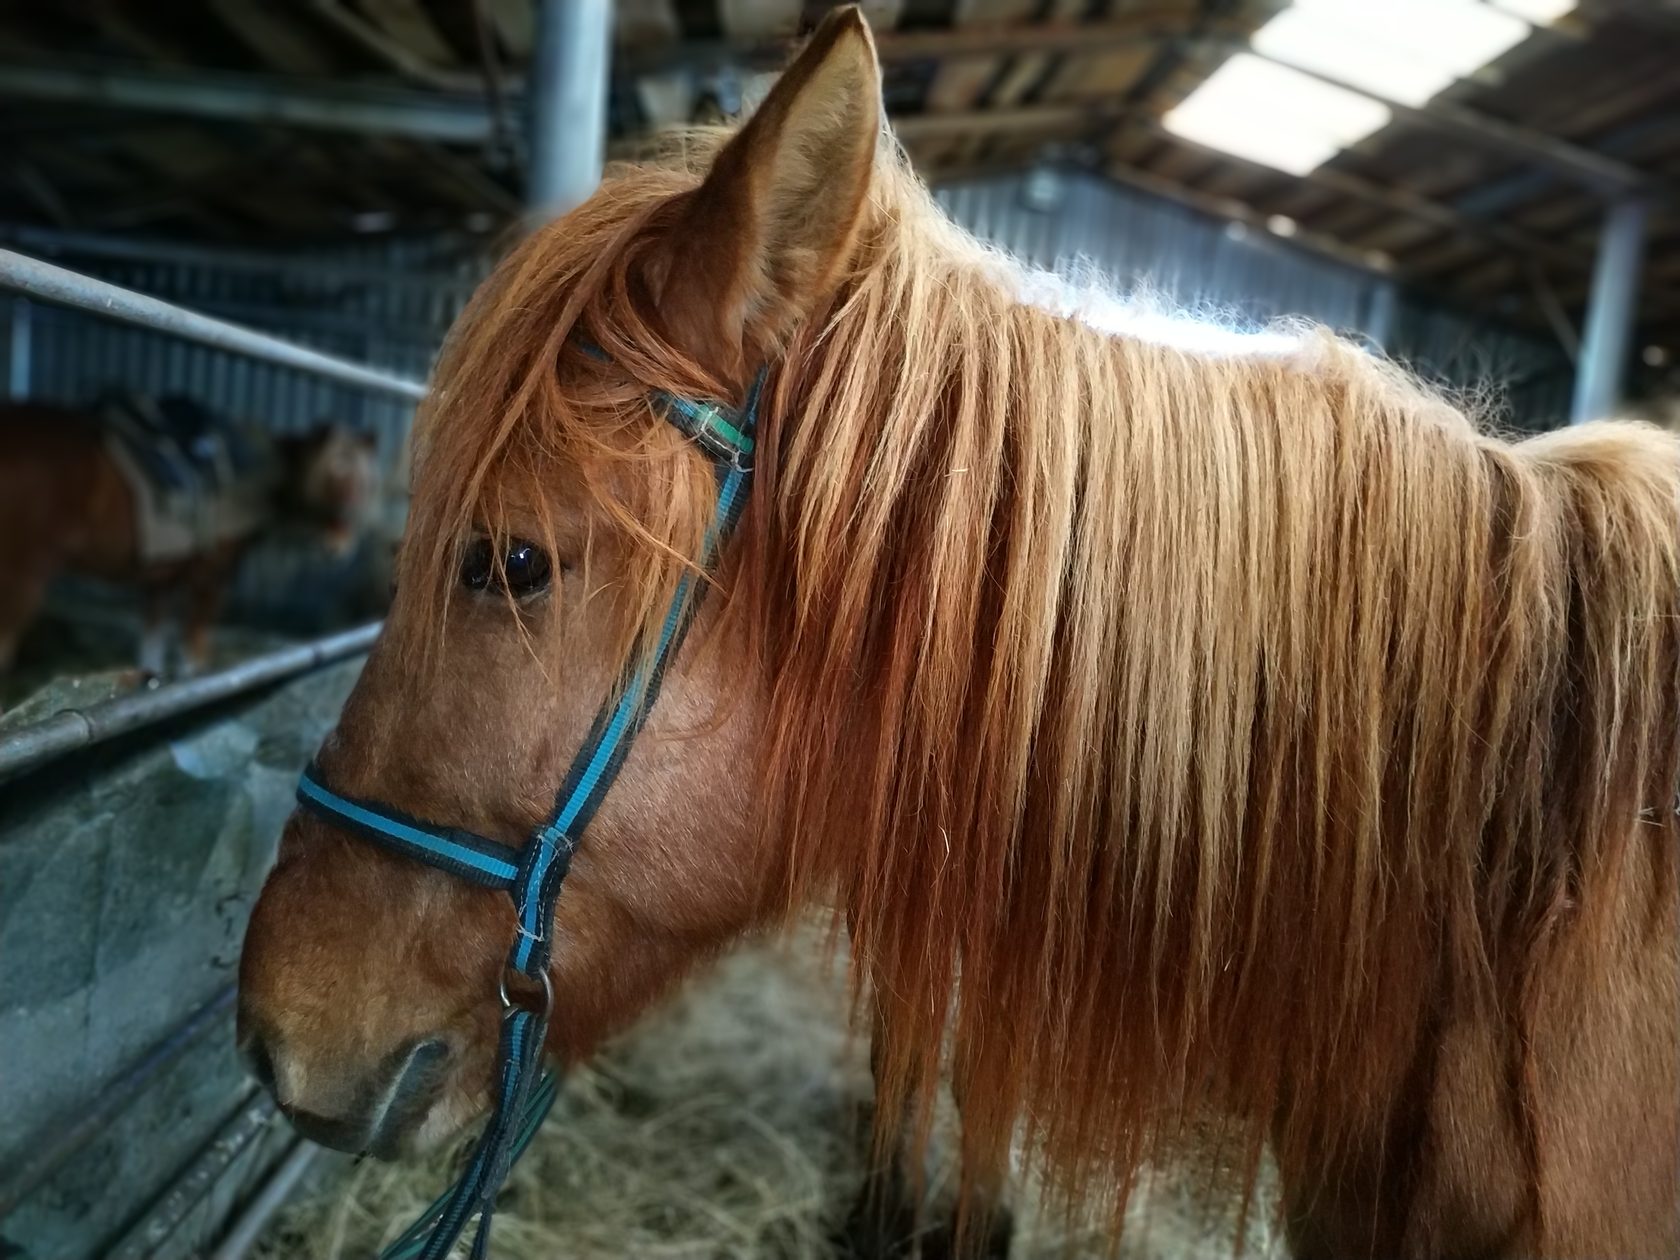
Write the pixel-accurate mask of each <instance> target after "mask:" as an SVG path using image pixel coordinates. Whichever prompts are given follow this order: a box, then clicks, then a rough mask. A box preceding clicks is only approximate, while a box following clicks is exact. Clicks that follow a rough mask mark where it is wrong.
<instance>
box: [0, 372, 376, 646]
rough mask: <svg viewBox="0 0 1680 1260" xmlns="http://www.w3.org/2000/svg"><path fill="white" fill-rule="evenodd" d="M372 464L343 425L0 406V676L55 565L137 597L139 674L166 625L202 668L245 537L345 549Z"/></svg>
mask: <svg viewBox="0 0 1680 1260" xmlns="http://www.w3.org/2000/svg"><path fill="white" fill-rule="evenodd" d="M378 469H379V464H378V459H377V455H376V453H375V450H374V447H373V443H372V439H371V438H369V437H367V436H365V435H362V434H358V433H356V432H354V431H352V430H350V429H348V428H346V427H344V426H342V425H338V424H330V423H323V424H321V425H318V426H316V427H315V428H314V429H312V430H310V431H308V432H306V433H303V434H295V435H292V434H288V435H275V436H269V435H265V434H263V433H261V432H256V431H247V430H243V429H236V428H234V427H232V426H228V425H226V424H223V423H220V422H217V421H215V420H214V419H213V418H211V417H209V416H207V415H206V414H205V413H204V412H203V411H202V410H201V409H199V408H197V407H196V406H195V405H193V404H191V403H189V402H188V400H185V399H175V398H165V399H160V400H154V399H151V398H148V397H144V396H140V395H133V394H112V395H108V396H107V397H106V398H105V399H103V400H102V401H101V403H100V405H98V406H96V407H89V408H84V409H70V408H63V407H56V406H50V405H47V404H39V403H14V404H9V405H7V406H5V407H3V408H0V675H3V674H4V673H5V671H6V669H7V667H8V666H9V665H10V663H11V660H12V657H13V654H14V653H15V652H16V650H17V646H18V643H19V641H20V640H21V638H22V636H23V634H24V632H25V631H26V630H27V629H28V627H29V625H30V623H31V622H32V621H33V620H34V618H35V616H36V614H37V613H38V611H39V609H40V607H41V603H42V601H43V599H44V598H45V595H46V593H47V588H48V586H49V584H50V583H51V582H52V580H53V579H54V578H55V577H57V576H58V575H60V574H61V573H74V574H77V575H81V576H86V577H92V578H97V579H101V580H104V581H108V582H114V583H118V584H121V585H123V586H127V587H130V588H133V589H135V590H137V591H138V592H139V594H140V599H141V623H142V624H141V640H140V646H139V652H138V657H139V665H140V668H141V670H142V671H144V672H146V673H149V674H152V675H154V676H155V675H161V674H164V673H167V672H169V664H170V662H169V656H170V648H171V641H170V635H169V631H170V628H171V623H172V621H174V620H176V619H178V623H179V625H178V629H179V639H180V644H179V646H180V650H181V656H182V657H183V659H184V664H185V666H186V667H187V668H188V669H189V670H191V669H196V668H199V667H202V666H203V664H204V663H205V662H206V660H207V659H208V656H209V650H210V630H211V626H212V624H213V623H214V621H215V619H216V617H217V615H218V613H219V611H220V608H221V605H222V602H223V599H224V598H225V595H226V592H227V590H228V588H229V587H230V585H231V584H232V581H233V578H234V574H235V571H236V570H237V567H238V565H239V562H240V560H241V558H242V557H243V556H244V555H245V554H246V552H247V551H248V550H249V548H250V546H251V544H252V542H253V541H255V539H256V538H257V537H258V536H259V535H260V534H261V533H262V532H263V531H265V530H270V529H274V528H284V529H288V530H292V531H295V532H296V533H297V534H298V535H299V536H300V537H303V538H305V539H307V540H309V541H310V542H311V543H312V544H314V545H319V546H320V547H322V548H324V549H325V550H326V551H327V552H328V553H329V554H331V555H334V556H343V555H346V554H348V552H349V551H350V550H351V549H352V548H353V547H354V546H355V545H356V542H357V539H358V536H359V534H360V532H361V531H362V529H363V528H364V526H365V524H366V522H367V518H368V516H369V514H370V512H371V511H372V509H373V508H374V507H375V506H376V501H377V495H378V486H379V472H378Z"/></svg>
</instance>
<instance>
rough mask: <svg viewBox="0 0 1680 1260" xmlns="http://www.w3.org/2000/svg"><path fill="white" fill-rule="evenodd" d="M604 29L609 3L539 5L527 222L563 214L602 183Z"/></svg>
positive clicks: (554, 0)
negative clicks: (528, 219)
mask: <svg viewBox="0 0 1680 1260" xmlns="http://www.w3.org/2000/svg"><path fill="white" fill-rule="evenodd" d="M611 31H612V0H542V8H541V10H540V11H539V12H538V14H537V44H536V48H535V50H534V51H533V53H532V57H531V66H532V74H531V82H530V111H531V117H530V143H531V149H530V153H531V160H530V164H529V171H528V181H527V185H526V197H525V199H526V202H527V203H528V204H529V206H530V209H531V214H532V217H533V218H537V219H543V218H551V217H553V216H554V215H558V214H564V213H565V212H566V211H568V210H570V209H572V207H574V206H576V205H578V204H579V203H581V202H582V201H583V200H584V199H585V198H587V197H588V196H589V194H590V193H592V192H593V191H595V185H596V184H598V183H599V182H600V181H601V160H602V154H603V153H604V151H605V149H606V143H607V74H608V69H609V66H610V61H609V49H610V44H609V38H610V34H611Z"/></svg>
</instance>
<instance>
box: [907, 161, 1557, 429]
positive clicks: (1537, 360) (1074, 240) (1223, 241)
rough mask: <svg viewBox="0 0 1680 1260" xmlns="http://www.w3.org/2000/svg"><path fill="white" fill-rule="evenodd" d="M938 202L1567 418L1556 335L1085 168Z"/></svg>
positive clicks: (1156, 286) (1194, 302) (1036, 174)
mask: <svg viewBox="0 0 1680 1260" xmlns="http://www.w3.org/2000/svg"><path fill="white" fill-rule="evenodd" d="M938 197H939V201H940V204H941V205H943V206H944V207H945V209H946V211H947V212H948V213H949V214H950V215H951V216H952V217H953V218H954V219H956V220H957V221H958V222H959V223H962V224H963V225H965V226H966V227H968V228H969V229H970V230H971V231H973V232H974V233H976V235H979V236H981V237H983V238H985V239H987V240H989V241H992V242H994V243H996V244H998V245H1000V246H1002V247H1003V248H1004V249H1007V250H1008V251H1009V252H1010V253H1012V254H1015V255H1016V256H1017V257H1019V258H1022V259H1024V260H1025V261H1027V262H1030V263H1032V264H1033V265H1035V266H1038V267H1042V268H1044V269H1046V270H1050V271H1058V272H1064V273H1065V272H1069V271H1072V270H1075V269H1076V268H1077V266H1078V260H1080V259H1084V260H1086V261H1088V262H1089V263H1093V264H1095V265H1096V266H1097V267H1098V268H1099V269H1100V270H1101V271H1102V272H1103V273H1105V274H1106V275H1107V276H1109V277H1111V278H1112V279H1113V281H1114V283H1115V285H1116V287H1117V288H1118V289H1119V291H1120V292H1121V293H1122V294H1125V293H1130V292H1134V291H1137V290H1140V289H1141V290H1147V291H1152V292H1153V293H1155V294H1158V295H1160V296H1161V297H1163V298H1165V299H1168V300H1170V301H1171V302H1173V303H1175V304H1177V305H1180V306H1183V307H1187V308H1190V309H1192V310H1201V311H1207V312H1210V313H1213V314H1215V315H1217V316H1219V317H1222V318H1227V319H1234V320H1235V321H1237V322H1239V323H1242V324H1261V323H1264V322H1265V321H1267V320H1269V319H1274V318H1277V317H1279V316H1291V315H1298V316H1305V317H1307V318H1309V319H1313V320H1317V321H1318V322H1320V323H1322V324H1327V325H1328V326H1330V327H1331V328H1334V329H1335V330H1337V331H1338V332H1341V333H1344V334H1352V335H1363V336H1366V337H1369V338H1371V339H1372V340H1373V341H1375V342H1377V343H1378V344H1381V345H1382V346H1383V347H1384V349H1385V350H1386V351H1387V352H1388V354H1390V355H1391V356H1392V357H1394V358H1396V359H1399V360H1401V361H1402V362H1404V363H1406V364H1408V365H1409V366H1410V367H1412V368H1413V370H1415V371H1417V372H1418V373H1420V374H1421V375H1423V376H1424V377H1426V378H1428V379H1429V380H1432V381H1435V382H1437V383H1439V384H1443V385H1446V386H1448V387H1450V388H1452V389H1453V390H1455V391H1459V392H1462V393H1465V394H1474V395H1476V396H1477V397H1478V398H1480V399H1481V400H1482V402H1483V403H1484V405H1486V406H1487V407H1488V408H1489V409H1490V410H1491V413H1492V415H1493V417H1494V418H1495V419H1496V420H1497V421H1498V422H1500V423H1503V424H1508V425H1511V426H1513V427H1517V428H1522V429H1542V428H1549V427H1553V426H1555V425H1558V424H1561V423H1563V422H1564V420H1565V419H1566V418H1567V416H1568V414H1569V394H1570V388H1571V384H1572V381H1573V367H1572V365H1571V363H1570V361H1569V359H1568V357H1567V356H1566V355H1565V354H1564V353H1563V351H1562V350H1561V349H1560V348H1558V346H1557V345H1556V344H1555V343H1553V342H1549V341H1542V340H1540V339H1538V338H1535V337H1531V336H1528V335H1526V334H1524V333H1521V332H1518V331H1515V330H1514V329H1512V328H1509V327H1507V326H1505V325H1502V324H1500V323H1498V322H1495V321H1492V320H1489V319H1485V318H1478V317H1475V316H1470V315H1466V314H1463V313H1461V312H1458V311H1452V310H1446V309H1443V308H1442V307H1440V306H1438V305H1436V304H1434V303H1431V302H1429V301H1427V300H1424V299H1422V298H1419V297H1416V296H1415V295H1411V294H1408V293H1405V292H1403V291H1402V292H1396V291H1394V285H1393V282H1392V281H1391V280H1389V279H1387V278H1386V277H1383V276H1380V275H1378V274H1376V273H1375V272H1371V271H1361V270H1358V269H1355V268H1353V267H1348V266H1345V265H1343V264H1341V263H1337V262H1334V261H1331V260H1329V259H1326V258H1323V257H1321V256H1319V255H1316V254H1312V253H1309V252H1308V251H1306V250H1304V249H1301V248H1299V247H1297V246H1294V245H1291V244H1290V243H1289V242H1287V241H1286V240H1284V239H1282V238H1279V237H1275V236H1272V235H1270V234H1268V233H1263V232H1255V231H1252V230H1249V229H1247V228H1245V227H1244V226H1243V225H1241V224H1228V223H1225V222H1223V221H1220V220H1217V219H1213V218H1210V217H1208V216H1205V215H1202V214H1198V213H1197V212H1195V211H1193V210H1187V209H1185V208H1183V207H1181V206H1178V205H1175V204H1173V203H1171V202H1167V201H1163V200H1161V199H1159V198H1157V197H1151V196H1149V195H1148V194H1146V193H1141V192H1137V191H1134V190H1132V189H1129V188H1124V187H1120V186H1118V185H1115V184H1111V183H1109V182H1107V181H1104V180H1100V179H1097V178H1095V177H1094V176H1091V175H1088V174H1084V173H1082V172H1077V171H1054V170H1039V171H1032V172H1023V173H1020V174H1014V175H1004V176H998V177H993V178H987V179H980V180H971V181H965V182H963V183H959V184H954V185H951V186H949V187H946V188H942V189H940V190H939V193H938Z"/></svg>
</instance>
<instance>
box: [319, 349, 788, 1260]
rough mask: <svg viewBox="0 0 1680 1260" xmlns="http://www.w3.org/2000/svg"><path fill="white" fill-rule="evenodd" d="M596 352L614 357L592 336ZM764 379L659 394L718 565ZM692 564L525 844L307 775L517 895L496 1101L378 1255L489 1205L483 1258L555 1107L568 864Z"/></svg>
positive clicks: (341, 800) (622, 749)
mask: <svg viewBox="0 0 1680 1260" xmlns="http://www.w3.org/2000/svg"><path fill="white" fill-rule="evenodd" d="M584 349H585V350H586V351H587V352H588V353H590V354H591V355H592V356H594V357H596V358H601V359H604V358H605V357H606V356H605V355H604V354H602V352H601V351H599V350H597V349H595V348H594V347H592V346H585V347H584ZM763 384H764V373H762V372H760V373H759V376H758V379H757V380H756V381H755V382H754V383H753V386H752V389H751V390H750V391H749V392H748V394H747V398H746V401H745V403H744V404H743V406H742V407H741V409H740V411H738V412H736V411H732V410H730V409H728V408H725V407H722V406H719V405H717V404H715V403H708V402H700V401H696V400H693V399H685V398H677V397H674V396H672V395H668V394H664V393H663V392H658V393H655V394H654V395H653V399H654V402H655V405H656V406H657V407H658V408H659V409H660V411H661V412H662V413H663V414H664V415H665V417H666V419H668V420H669V421H670V422H671V423H672V424H673V425H675V426H676V427H677V428H678V429H679V430H681V431H682V432H683V434H685V435H686V436H687V437H688V438H689V439H690V440H692V441H693V442H694V443H695V444H696V445H697V446H699V447H700V448H701V449H702V450H703V451H705V453H706V454H707V455H708V456H709V457H710V458H711V459H712V461H713V465H714V468H715V471H716V475H717V501H716V506H715V508H714V510H713V513H712V522H711V526H710V528H709V529H708V531H707V534H706V541H705V548H704V553H703V555H702V557H701V567H702V568H703V569H704V570H706V571H710V570H711V569H712V568H713V567H715V565H716V563H717V558H718V556H719V554H720V553H721V551H722V549H723V545H724V543H725V542H726V541H727V540H728V538H729V535H730V532H731V530H732V529H733V528H734V526H735V524H736V522H737V521H738V520H739V519H740V515H741V511H742V509H743V508H744V507H745V506H746V502H747V496H748V491H749V490H750V488H751V482H752V454H753V430H754V428H755V425H756V422H757V416H758V400H759V394H760V391H761V390H762V388H763ZM696 581H697V579H696V578H695V576H694V575H693V574H691V573H685V574H684V575H683V577H682V578H681V580H680V581H679V582H678V584H677V589H676V593H675V594H674V595H673V597H672V599H671V605H670V607H669V608H668V609H667V611H666V613H665V618H664V621H663V622H662V623H661V625H660V628H659V631H658V636H657V639H656V640H655V641H654V642H653V643H652V644H650V645H647V646H648V650H647V651H645V652H643V651H639V652H637V653H636V654H635V655H634V656H633V657H632V663H631V664H630V666H629V667H628V668H627V669H626V671H625V674H624V676H623V678H622V679H621V680H620V683H619V687H618V689H617V690H616V691H615V693H614V698H612V699H610V700H609V701H608V702H607V703H606V704H605V705H603V706H602V708H601V709H600V711H599V712H598V713H597V714H596V715H595V720H594V722H593V724H592V725H591V726H590V728H589V734H588V735H587V736H586V737H585V739H584V741H583V746H582V747H581V748H580V749H579V750H578V753H577V755H576V756H575V757H574V758H573V759H572V764H571V768H570V769H569V770H568V771H567V772H566V777H565V779H564V780H563V781H562V782H561V784H560V790H559V792H558V793H557V794H556V798H555V805H554V810H553V812H552V813H551V814H550V815H549V819H548V821H547V822H546V823H544V824H543V825H542V826H541V827H539V828H538V829H537V830H536V832H535V833H533V834H532V836H531V837H530V839H528V840H526V842H525V843H524V844H523V845H521V846H520V847H519V848H518V849H509V848H508V847H507V846H506V845H503V844H498V843H496V842H495V841H494V840H489V839H486V838H485V837H483V836H479V835H475V834H474V833H473V832H470V831H463V830H461V829H460V828H456V827H442V826H438V825H436V824H434V823H430V822H426V821H424V820H422V819H418V818H414V817H412V816H410V815H408V814H405V813H403V812H402V811H401V810H398V809H394V808H392V807H391V806H389V805H386V804H383V803H382V802H378V801H369V800H361V799H358V798H355V797H351V796H346V795H344V794H343V793H340V792H336V791H334V790H333V789H332V788H331V787H329V786H327V784H326V782H325V781H324V780H323V778H322V777H321V772H320V769H319V768H318V767H317V766H315V765H314V764H313V763H311V764H310V766H309V767H308V768H307V769H306V770H305V771H304V772H303V778H302V779H301V780H300V781H299V783H298V791H297V797H298V803H299V804H300V805H301V806H302V807H303V808H305V809H307V810H309V811H310V812H311V813H313V814H315V815H317V816H318V817H320V818H323V819H325V820H326V821H327V822H329V823H331V824H332V825H333V826H335V827H337V828H339V829H341V830H345V831H349V832H352V833H354V834H355V835H358V836H360V837H362V838H363V839H366V840H369V841H372V842H373V843H375V844H378V845H381V846H383V847H384V848H387V849H390V850H391V851H392V852H395V853H399V854H401V855H402V856H404V857H408V858H412V859H414V860H415V861H418V862H423V863H425V864H426V865H428V866H432V867H436V868H437V869H439V870H442V871H447V872H448V873H449V874H451V875H454V876H456V877H457V878H459V879H463V880H466V881H468V882H470V883H474V884H478V885H480V886H482V887H486V888H497V889H502V890H504V891H506V892H507V893H508V895H509V896H510V897H511V898H512V899H513V908H514V916H515V920H516V922H517V925H518V927H517V935H516V936H515V938H514V943H513V948H512V950H511V951H510V952H509V954H508V959H507V963H506V966H505V971H504V974H503V978H502V983H501V998H502V1008H503V1014H502V1033H501V1046H500V1058H499V1063H498V1067H497V1076H496V1093H495V1105H494V1108H493V1110H492V1112H491V1115H490V1121H489V1123H488V1125H486V1127H485V1130H484V1133H483V1135H482V1136H481V1137H480V1138H479V1140H478V1144H477V1145H476V1146H475V1147H474V1148H473V1153H472V1157H471V1159H470V1160H469V1161H468V1163H467V1166H466V1170H465V1171H464V1172H463V1173H462V1175H461V1178H460V1180H459V1181H457V1182H456V1183H455V1185H454V1186H452V1187H451V1188H450V1189H449V1190H448V1191H446V1192H445V1193H444V1194H443V1195H442V1196H441V1197H440V1198H439V1199H438V1200H437V1201H436V1202H435V1203H433V1204H432V1206H431V1207H430V1208H429V1209H428V1210H427V1211H426V1212H425V1214H424V1215H422V1216H421V1217H420V1219H419V1220H417V1221H415V1222H414V1224H413V1225H411V1226H410V1227H409V1228H408V1230H407V1231H406V1232H405V1233H404V1234H403V1235H402V1237H400V1238H398V1239H397V1241H396V1242H394V1243H393V1244H392V1245H391V1246H390V1247H388V1248H387V1249H386V1250H385V1251H384V1252H383V1253H382V1260H444V1257H446V1256H447V1255H448V1253H449V1250H450V1248H451V1247H452V1246H453V1245H454V1243H455V1241H456V1239H458V1238H459V1237H460V1236H461V1234H462V1233H463V1231H464V1230H465V1229H466V1226H467V1223H468V1222H469V1221H470V1220H471V1218H472V1215H473V1213H474V1212H477V1213H478V1214H479V1226H478V1232H477V1234H476V1236H475V1237H474V1239H473V1247H472V1253H471V1254H472V1257H473V1260H481V1258H482V1257H483V1256H484V1255H485V1254H486V1252H487V1249H488V1246H489V1239H490V1218H491V1215H492V1213H493V1210H494V1206H495V1198H496V1192H497V1191H498V1190H499V1189H500V1187H501V1184H502V1182H503V1180H505V1179H506V1177H507V1173H508V1170H509V1168H510V1167H511V1166H512V1164H513V1161H514V1160H516V1159H518V1158H519V1156H520V1154H521V1153H523V1151H524V1149H525V1147H526V1145H528V1144H529V1142H530V1140H531V1138H532V1136H533V1135H534V1134H535V1133H536V1131H537V1128H538V1127H539V1126H540V1125H541V1123H542V1120H543V1117H544V1116H545V1115H546V1114H547V1113H548V1109H549V1108H550V1107H551V1106H552V1105H553V1103H554V1097H555V1094H556V1092H557V1088H558V1087H557V1085H556V1082H555V1078H554V1074H553V1073H552V1072H549V1073H540V1072H539V1070H538V1065H539V1063H540V1060H541V1058H542V1048H543V1043H544V1040H545V1038H546V1036H547V1031H548V1021H549V1016H550V1014H551V1007H552V1004H553V992H552V989H551V988H550V984H549V979H548V963H549V959H550V951H551V945H552V941H551V939H550V938H551V935H552V929H553V924H554V904H555V902H556V900H557V899H558V898H559V896H560V886H561V884H562V883H563V882H564V881H565V878H566V872H567V870H568V869H570V866H571V861H572V854H573V853H574V852H575V851H576V849H577V845H578V841H579V840H580V839H581V838H582V837H583V833H584V831H585V829H586V828H587V827H588V826H589V823H590V821H591V820H592V819H593V818H594V817H595V811H596V809H597V808H598V807H599V805H600V803H601V799H602V798H603V797H604V796H605V795H606V794H607V791H608V790H609V789H610V788H611V787H612V784H613V780H614V779H615V778H616V777H617V775H618V771H619V768H620V767H621V766H622V765H623V764H624V758H625V757H626V756H627V755H628V753H629V751H630V746H631V744H632V743H633V742H634V741H635V738H636V736H637V734H638V733H639V732H640V731H641V729H642V724H643V723H644V722H645V721H646V720H647V714H648V711H649V710H650V709H651V708H652V707H653V704H654V701H655V700H656V699H657V698H658V696H659V688H660V684H661V683H662V682H663V680H664V676H665V668H666V666H667V665H668V664H669V663H670V661H671V659H672V658H673V657H675V655H676V654H677V650H678V649H679V648H680V647H681V646H682V641H683V636H684V635H685V634H686V633H687V632H688V628H689V626H690V625H692V624H693V621H694V614H695V611H696V609H697V607H698V605H699V602H700V596H701V594H702V593H703V591H704V588H703V587H701V586H697V585H696ZM513 974H517V975H519V976H521V977H523V978H524V979H525V980H526V981H528V982H529V983H531V984H534V985H536V986H537V987H538V988H539V989H540V991H541V993H542V995H543V996H542V1000H541V1002H540V1004H538V1005H537V1006H534V1007H533V1006H527V1005H524V1004H522V1003H519V1002H516V1001H514V1000H513V999H512V998H511V997H510V996H509V994H508V990H507V977H508V976H509V975H513Z"/></svg>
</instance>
